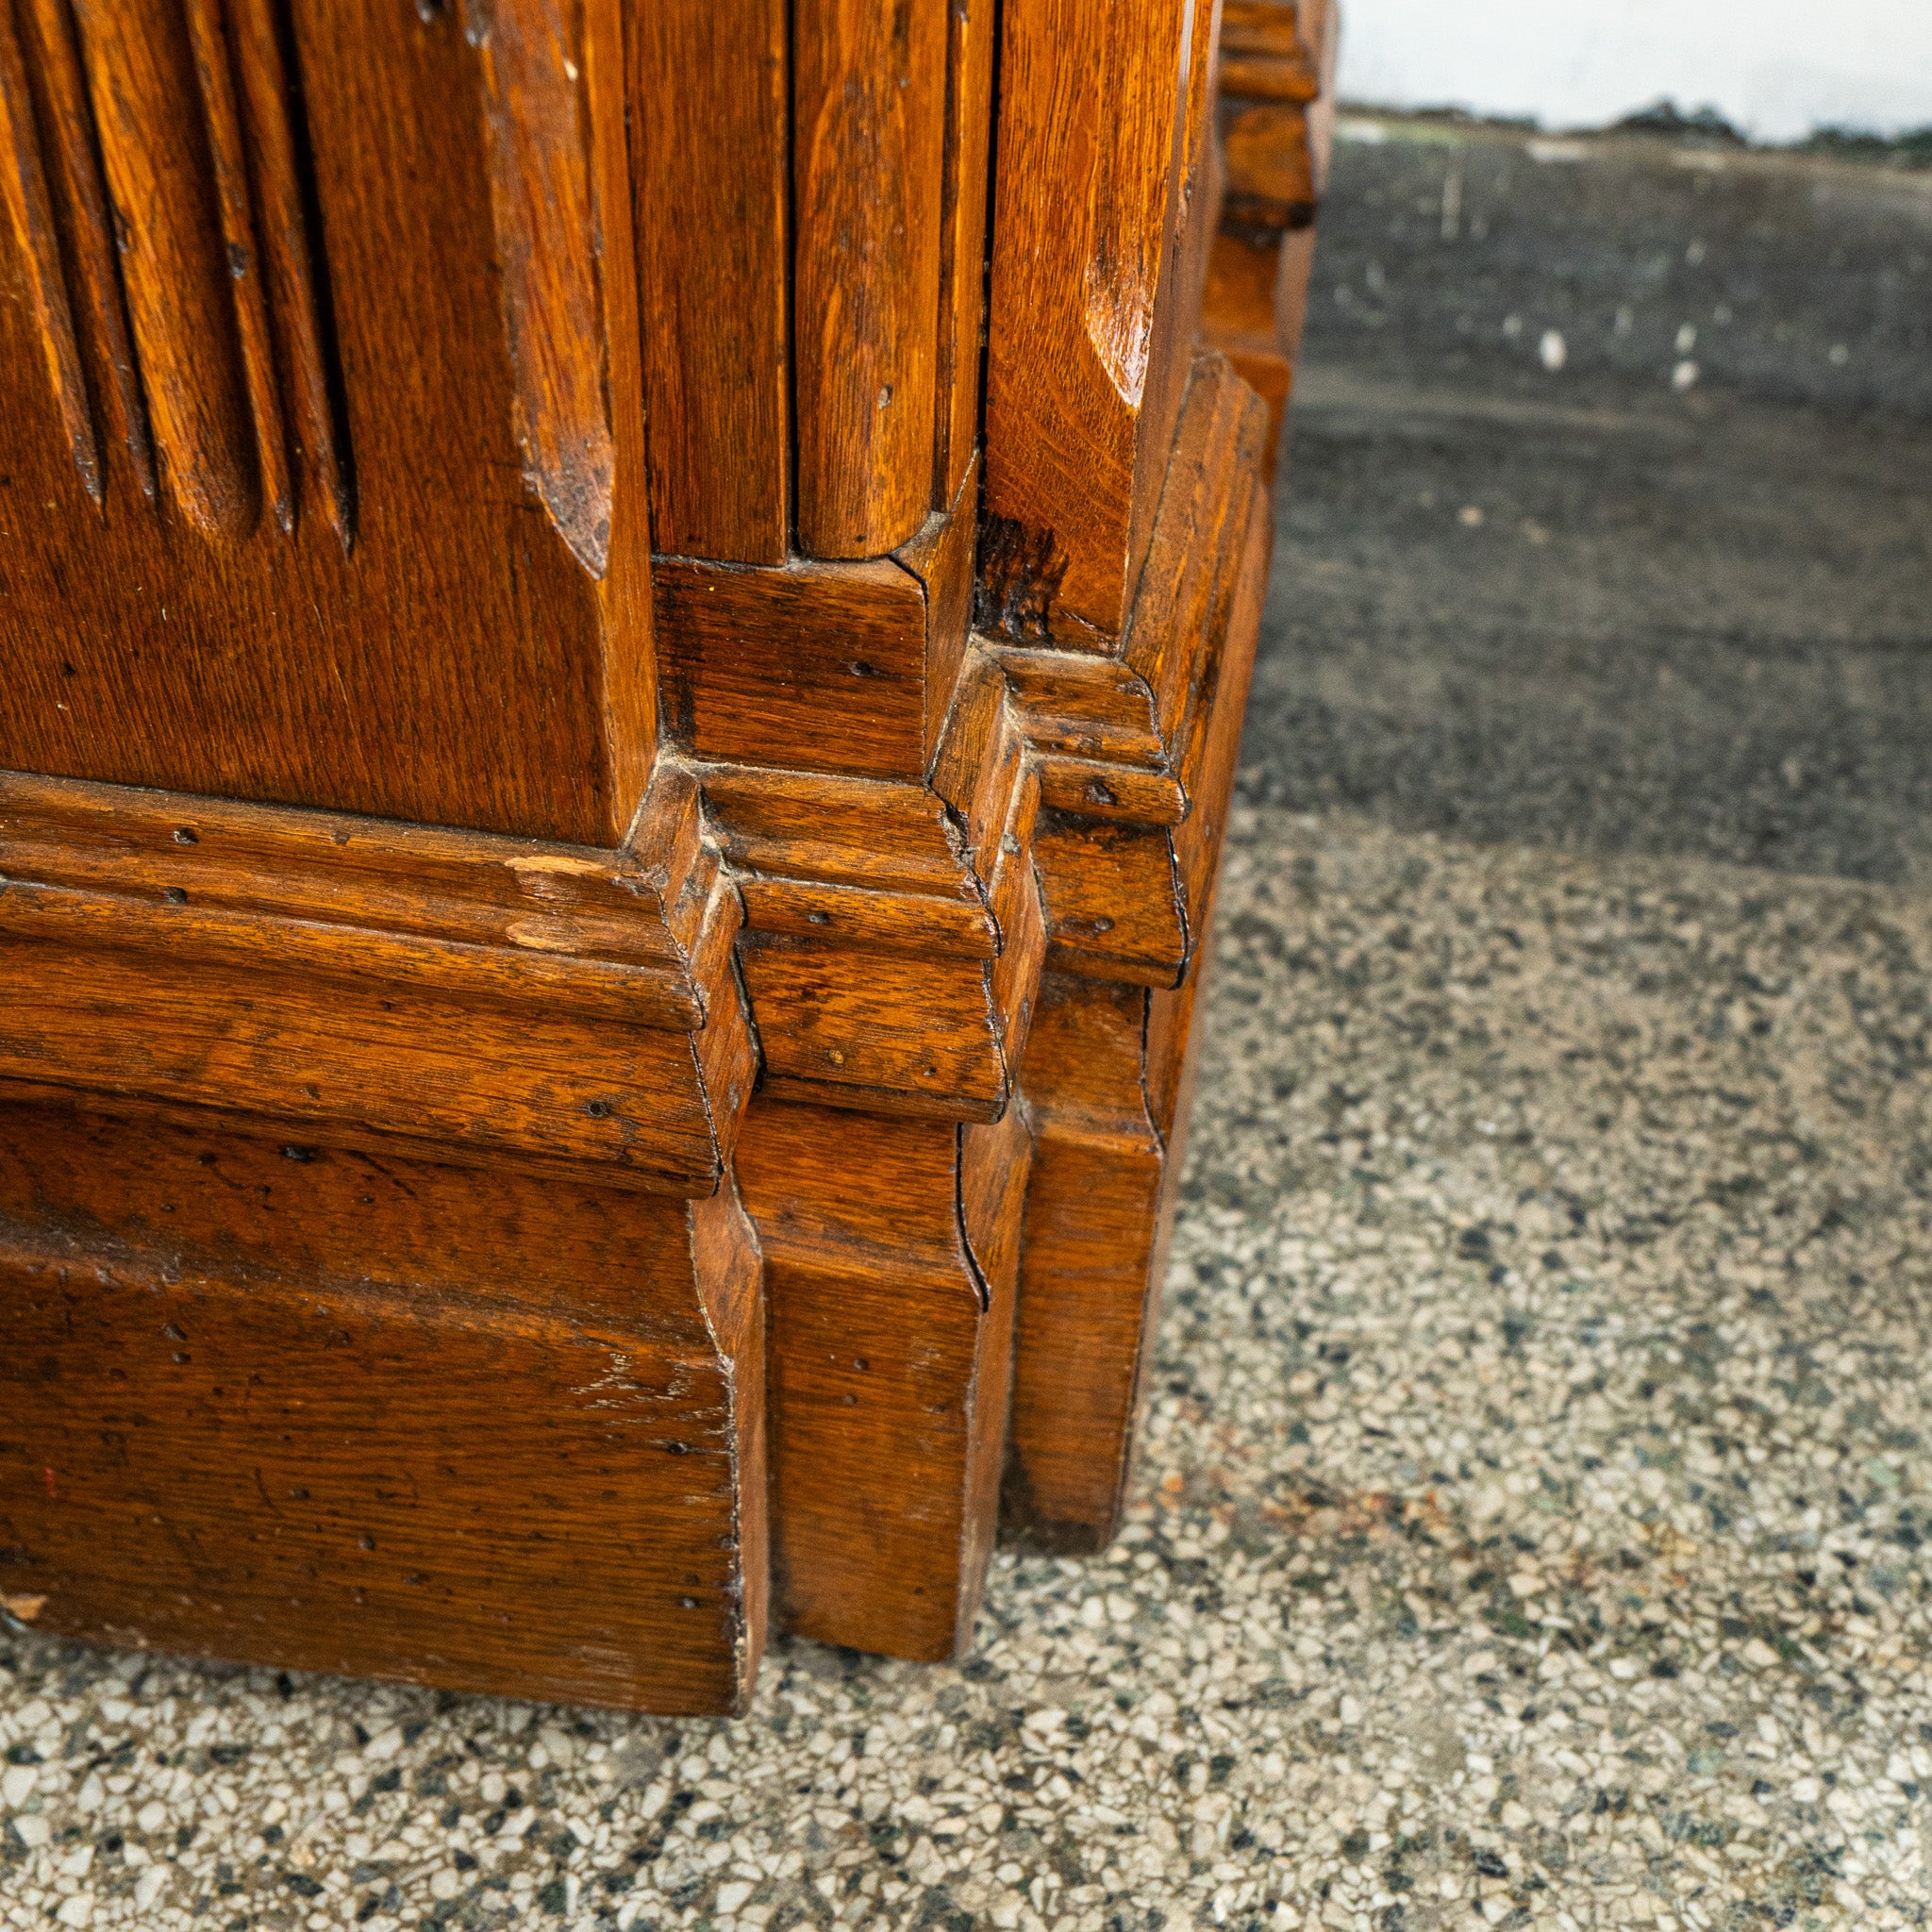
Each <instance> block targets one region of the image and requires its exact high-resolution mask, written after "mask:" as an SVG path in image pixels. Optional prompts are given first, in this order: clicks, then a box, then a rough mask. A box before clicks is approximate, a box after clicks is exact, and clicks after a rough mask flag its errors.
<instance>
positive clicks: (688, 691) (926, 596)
mask: <svg viewBox="0 0 1932 1932" xmlns="http://www.w3.org/2000/svg"><path fill="white" fill-rule="evenodd" d="M977 493H978V467H977V464H976V462H969V463H968V464H967V466H966V473H965V475H964V477H963V478H962V480H961V482H960V484H959V487H958V491H956V492H955V495H954V499H953V502H952V505H951V507H950V508H948V509H946V510H944V511H932V512H927V511H926V510H925V508H924V500H923V499H922V504H921V510H920V517H919V522H918V525H917V527H916V528H915V530H914V531H913V534H912V535H911V537H910V538H909V540H908V541H907V542H906V543H904V544H903V545H902V546H901V547H900V548H899V549H898V550H896V551H895V552H894V553H893V554H892V555H891V556H890V557H875V558H860V559H857V560H848V561H843V562H824V561H815V560H812V559H809V558H791V559H790V560H789V561H788V562H786V563H783V564H779V565H776V566H774V567H753V566H748V565H731V564H718V563H711V562H708V561H705V560H703V559H701V558H684V557H663V556H660V557H658V558H657V559H656V560H655V564H654V568H653V573H652V582H653V591H654V598H655V607H656V636H657V641H658V653H659V657H660V662H661V676H662V684H663V691H664V708H665V716H666V720H667V724H668V725H669V732H670V736H671V738H672V740H673V741H675V743H676V744H677V745H678V746H679V747H681V748H682V749H683V750H685V751H686V752H688V753H689V754H690V755H691V756H692V757H694V758H700V759H705V760H718V761H721V762H726V761H728V762H731V763H742V764H754V765H757V764H765V765H773V766H776V767H779V768H790V769H793V770H807V771H817V772H824V773H828V774H851V775H854V776H858V777H867V778H903V779H909V780H917V779H919V778H920V777H922V776H923V775H924V773H925V772H926V771H927V769H928V768H929V766H930V765H931V762H932V759H933V757H934V754H935V753H936V751H937V749H938V746H939V741H940V738H941V734H942V733H943V731H944V729H945V726H946V720H947V717H948V715H949V713H950V711H951V708H952V703H953V694H954V690H955V687H956V686H957V684H958V675H959V664H960V659H961V657H962V654H963V653H964V651H965V648H966V635H967V629H968V626H969V625H970V623H971V621H972V595H973V541H974V507H975V504H976V501H977Z"/></svg>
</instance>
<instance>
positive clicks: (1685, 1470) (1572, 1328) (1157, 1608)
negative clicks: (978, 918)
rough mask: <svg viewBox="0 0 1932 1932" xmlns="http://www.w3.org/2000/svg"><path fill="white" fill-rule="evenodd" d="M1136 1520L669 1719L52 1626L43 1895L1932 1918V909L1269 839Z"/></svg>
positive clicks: (1245, 885)
mask: <svg viewBox="0 0 1932 1932" xmlns="http://www.w3.org/2000/svg"><path fill="white" fill-rule="evenodd" d="M1233 837H1234V844H1233V849H1232V851H1231V854H1230V860H1229V871H1228V876H1227V884H1226V889H1225V895H1224V912H1223V915H1222V924H1221V928H1220V934H1219V943H1218V953H1217V959H1216V973H1217V982H1216V986H1215V995H1214V999H1213V1002H1212V1006H1211V1008H1210V1018H1209V1023H1208V1024H1209V1033H1208V1040H1207V1042H1206V1045H1207V1051H1206V1055H1205V1058H1204V1064H1203V1066H1202V1070H1201V1099H1200V1104H1199V1108H1198V1112H1197V1117H1196V1134H1197V1138H1196V1141H1195V1144H1194V1148H1193V1153H1192V1158H1191V1165H1190V1169H1189V1179H1188V1183H1187V1187H1186V1200H1185V1205H1184V1209H1183V1213H1182V1218H1181V1223H1180V1227H1179V1232H1178V1236H1177V1239H1176V1241H1175V1248H1174V1264H1173V1269H1172V1273H1171V1276H1170V1282H1169V1296H1168V1306H1167V1310H1166V1315H1165V1319H1164V1322H1163V1325H1162V1328H1161V1331H1160V1343H1159V1361H1158V1379H1157V1385H1156V1387H1157V1392H1156V1396H1155V1401H1154V1407H1153V1411H1152V1415H1151V1419H1150V1424H1149V1428H1148V1435H1147V1443H1146V1454H1145V1459H1144V1466H1143V1468H1142V1472H1141V1479H1140V1483H1139V1487H1138V1490H1137V1492H1136V1501H1135V1504H1134V1507H1133V1512H1132V1522H1131V1524H1130V1526H1129V1528H1128V1529H1127V1532H1126V1534H1125V1535H1124V1538H1123V1539H1122V1541H1121V1542H1120V1544H1119V1546H1118V1547H1117V1548H1116V1549H1115V1550H1114V1551H1113V1552H1112V1553H1111V1555H1110V1556H1109V1557H1107V1558H1106V1559H1104V1560H1099V1561H1092V1562H1086V1563H1076V1562H1068V1561H1058V1560H1053V1559H1022V1560H1018V1561H1015V1560H1013V1559H1011V1558H1010V1557H1003V1558H1001V1559H1000V1560H999V1562H998V1564H997V1566H996V1569H995V1573H994V1576H993V1580H992V1586H991V1591H990V1593H989V1604H988V1608H987V1612H986V1615H985V1619H984V1622H983V1625H982V1633H981V1642H980V1648H979V1651H978V1654H977V1655H976V1656H975V1657H974V1658H973V1659H972V1660H971V1661H969V1662H967V1663H966V1664H965V1665H963V1666H962V1667H960V1668H957V1669H929V1668H921V1667H914V1666H908V1665H899V1664H891V1663H883V1662H879V1661H877V1660H875V1659H872V1658H867V1657H858V1656H855V1655H846V1654H841V1653H838V1652H833V1651H828V1650H824V1649H821V1648H818V1647H815V1646H812V1645H809V1644H804V1643H798V1644H791V1645H781V1646H779V1648H778V1650H777V1652H776V1654H775V1655H774V1657H772V1659H771V1661H770V1663H769V1665H768V1667H767V1674H766V1677H765V1680H764V1685H763V1689H762V1691H761V1692H760V1694H759V1697H758V1705H757V1707H756V1708H755V1710H754V1711H753V1712H752V1714H751V1715H750V1716H749V1717H748V1718H746V1719H745V1720H743V1721H742V1722H736V1723H725V1722H703V1723H691V1722H684V1723H677V1724H669V1723H662V1722H641V1721H636V1720H631V1719H626V1718H620V1717H613V1716H610V1715H608V1714H600V1713H589V1714H582V1713H576V1712H573V1711H568V1710H558V1709H551V1708H532V1707H526V1706H520V1705H510V1704H503V1703H495V1702H483V1701H476V1700H469V1699H462V1698H456V1697H447V1696H441V1697H440V1696H437V1695H435V1694H432V1693H426V1692H416V1691H400V1690H394V1689H382V1688H373V1687H369V1686H364V1685H358V1684H351V1683H343V1682H339V1681H334V1680H327V1679H315V1678H291V1677H286V1676H277V1675H276V1674H275V1673H273V1672H264V1671H244V1670H233V1669H225V1668H221V1667H215V1666H208V1665H192V1664H183V1663H174V1662H166V1661H158V1660H154V1659H150V1658H146V1657H119V1656H115V1655H112V1654H109V1653H103V1652H93V1651H88V1650H84V1649H80V1648H75V1647H70V1646H63V1645H60V1644H58V1643H54V1642H50V1641H44V1640H38V1639H34V1638H32V1637H16V1638H14V1639H12V1640H11V1641H9V1642H8V1644H7V1645H6V1647H5V1650H4V1652H0V1655H4V1657H5V1658H6V1664H5V1670H6V1675H5V1676H4V1677H0V1746H4V1756H5V1758H6V1768H5V1770H4V1773H0V1796H4V1801H5V1811H6V1821H7V1822H6V1824H5V1827H4V1842H0V1898H4V1901H5V1904H4V1906H0V1920H4V1923H5V1924H8V1926H21V1927H27V1926H39V1925H42V1924H49V1923H52V1924H60V1925H67V1926H76V1927H78V1926H89V1925H93V1926H102V1927H105V1926H108V1925H142V1926H154V1927H157V1928H159V1927H169V1928H173V1927H177V1926H178V1927H189V1926H194V1927H197V1928H216V1927H220V1928H233V1932H241V1928H242V1927H244V1926H276V1927H282V1926H286V1927H294V1926H312V1927H317V1928H320V1927H324V1926H332V1925H339V1924H345V1923H349V1922H352V1921H353V1922H356V1923H358V1924H364V1925H367V1926H369V1927H371V1928H373V1932H388V1928H390V1927H392V1926H396V1925H399V1924H430V1925H437V1924H446V1925H453V1926H463V1927H469V1926H487V1925H494V1924H533V1925H541V1924H560V1925H568V1926H583V1927H601V1926H604V1925H615V1926H619V1927H659V1928H668V1927H671V1926H705V1925H708V1926H712V1927H717V1928H725V1927H734V1928H736V1927H741V1928H747V1932H749V1928H774V1932H775V1928H784V1927H789V1926H792V1925H800V1924H808V1925H813V1926H831V1925H860V1924H874V1925H879V1926H888V1925H891V1926H908V1927H935V1926H937V1927H945V1928H947V1932H965V1928H967V1927H968V1926H975V1927H976V1926H996V1927H1024V1928H1027V1932H1035V1928H1041V1927H1045V1928H1055V1932H1103V1928H1106V1932H1139V1928H1143V1927H1144V1928H1148V1932H1153V1928H1157V1927H1161V1926H1174V1927H1179V1926H1195V1925H1200V1926H1210V1925H1230V1926H1237V1927H1244V1926H1281V1927H1315V1926H1324V1927H1334V1928H1337V1932H1369V1928H1376V1932H1392V1928H1398V1927H1399V1928H1403V1932H1423V1928H1433V1927H1439V1926H1440V1927H1449V1926H1470V1927H1475V1926H1477V1925H1505V1926H1536V1927H1551V1928H1555V1927H1563V1928H1574V1927H1586V1926H1588V1927H1595V1926H1609V1925H1624V1924H1632V1925H1653V1926H1656V1927H1658V1928H1672V1927H1686V1928H1690V1927H1695V1928H1698V1932H1706V1928H1718V1927H1724V1928H1732V1932H1742V1928H1746V1927H1750V1928H1754V1932H1755V1928H1757V1926H1759V1925H1796V1926H1803V1927H1807V1928H1814V1927H1825V1926H1829V1927H1840V1926H1844V1927H1859V1928H1865V1927H1870V1928H1884V1927H1893V1926H1907V1925H1920V1924H1924V1923H1925V1922H1926V1919H1927V1917H1928V1908H1932V1862H1928V1861H1932V1676H1928V1673H1927V1657H1928V1649H1932V1609H1928V1597H1932V1452H1928V1443H1932V1413H1928V1408H1932V1404H1928V1400H1927V1394H1926V1383H1925V1377H1924V1363H1925V1360H1926V1357H1927V1354H1928V1345H1932V1201H1928V1195H1927V1180H1928V1175H1932V1119H1928V1092H1932V1090H1928V1088H1927V1084H1926V1080H1925V1072H1926V1063H1927V1055H1928V1051H1932V1031H1928V1029H1932V1002H1928V996H1927V988H1928V985H1932V979H1928V974H1932V904H1928V902H1926V901H1925V900H1924V899H1921V898H1915V897H1912V896H1909V895H1907V894H1904V893H1901V892H1899V891H1895V890H1893V889H1888V888H1883V887H1877V886H1872V885H1866V884H1847V883H1838V882H1831V881H1819V880H1812V879H1805V878H1794V877H1790V876H1782V875H1777V874H1769V873H1765V872H1759V871H1752V870H1746V869H1740V868H1730V867H1724V866H1722V865H1718V864H1713V863H1710V862H1708V861H1703V860H1691V861H1681V862H1666V861H1659V860H1656V859H1646V858H1610V859H1596V860H1591V859H1585V858H1576V857H1574V856H1565V855H1558V854H1552V853H1547V852H1540V851H1536V850H1531V849H1524V848H1514V849H1512V848H1497V847H1490V848H1485V847H1476V846H1470V845H1462V844H1457V843H1454V842H1450V841H1443V840H1441V838H1439V837H1437V836H1435V835H1410V834H1400V833H1395V832H1391V831H1389V830H1386V829H1383V828H1380V827H1376V826H1373V825H1367V824H1362V823H1360V822H1356V821H1343V820H1313V819H1299V818H1295V817H1292V816H1291V815H1289V814H1286V813H1283V812H1279V811H1265V810H1257V809H1254V808H1249V809H1247V810H1245V811H1244V812H1242V813H1241V816H1240V819H1239V821H1238V824H1237V825H1236V827H1235V831H1234V835H1233Z"/></svg>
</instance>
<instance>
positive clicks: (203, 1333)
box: [0, 1105, 766, 1712]
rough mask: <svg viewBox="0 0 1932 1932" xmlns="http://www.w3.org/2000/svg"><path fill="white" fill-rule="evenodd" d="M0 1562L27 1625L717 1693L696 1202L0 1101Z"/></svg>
mask: <svg viewBox="0 0 1932 1932" xmlns="http://www.w3.org/2000/svg"><path fill="white" fill-rule="evenodd" d="M0 1298H4V1302H5V1306H6V1308H7V1315H8V1348H7V1350H6V1352H5V1356H4V1359H0V1416H4V1418H5V1420H4V1422H0V1551H4V1554H0V1589H4V1590H5V1591H6V1593H7V1595H8V1598H9V1600H10V1601H11V1602H12V1603H13V1604H14V1605H15V1606H20V1605H21V1604H22V1603H23V1602H25V1603H27V1604H30V1605H31V1606H32V1623H33V1625H34V1627H35V1628H37V1629H40V1630H43V1631H47V1632H49V1633H54V1634H59V1635H66V1636H77V1637H88V1638H93V1639H98V1640H101V1641H108V1642H110V1643H114V1644H117V1645H119V1646H121V1647H123V1648H129V1647H132V1648H139V1649H155V1650H167V1651H190V1652H196V1653H200V1654H203V1655H213V1656H217V1657H232V1658H238V1659H241V1660H244V1661H249V1662H258V1663H269V1664H281V1665H290V1666H293V1667H296V1668H302V1669H308V1670H325V1671H347V1672H353V1673H355V1674H359V1675H376V1676H386V1677H399V1678H402V1679H405V1680H407V1681H409V1682H412V1683H424V1684H433V1685H438V1686H441V1687H443V1688H447V1689H452V1690H463V1691H491V1692H498V1693H504V1694H509V1695H514V1696H533V1695H534V1696H540V1697H546V1698H555V1699H558V1700H562V1701H567V1702H572V1703H591V1704H611V1705H622V1706H626V1707H643V1708H647V1709H653V1710H662V1711H691V1712H699V1711H724V1710H732V1709H737V1708H741V1707H742V1706H743V1704H744V1702H745V1701H746V1699H747V1698H748V1696H749V1694H750V1689H751V1683H752V1679H753V1676H754V1674H755V1673H756V1670H757V1667H758V1652H759V1649H760V1647H761V1645H762V1641H763V1630H764V1607H765V1571H766V1529H765V1520H764V1513H763V1500H764V1470H763V1461H764V1457H763V1442H762V1430H763V1414H762V1410H763V1401H762V1388H761V1382H762V1370H763V1357H764V1341H763V1334H762V1327H763V1310H762V1305H761V1300H760V1296H759V1293H758V1257H757V1252H756V1249H755V1247H754V1245H753V1243H752V1239H751V1235H750V1230H749V1228H748V1226H747V1225H746V1224H745V1221H744V1217H743V1214H742V1212H741V1209H740V1208H739V1207H738V1205H737V1202H736V1200H735V1198H734V1197H733V1196H732V1195H731V1194H730V1193H729V1192H728V1191H726V1192H724V1193H723V1194H720V1195H719V1196H717V1197H716V1198H715V1199H714V1200H711V1201H707V1202H700V1203H695V1204H692V1203H687V1202H683V1201H675V1200H664V1199H657V1198H653V1197H650V1196H645V1195H636V1194H619V1193H611V1192H608V1191H600V1190H597V1189H595V1188H591V1187H583V1186H575V1187H571V1186H564V1187H559V1186H558V1185H556V1184H553V1183H548V1182H539V1181H529V1180H525V1179H522V1178H520V1177H519V1176H517V1175H516V1174H504V1173H492V1174H471V1173H467V1172H464V1171H463V1170H460V1169H457V1168H450V1167H438V1166H428V1165H423V1164H420V1163H414V1162H409V1161H392V1160H385V1159H376V1158H370V1157H366V1156H361V1155H344V1154H335V1153H329V1152H322V1151H317V1150H312V1149H298V1148H277V1147H276V1146H275V1145H273V1144H268V1143H262V1142H258V1141H245V1140H240V1139H235V1138H231V1137H227V1136H222V1135H215V1134H208V1133H193V1132H184V1131H181V1130H178V1129H175V1128H170V1127H164V1126H156V1125H153V1124H130V1123H123V1122H110V1121H103V1120H100V1119H98V1118H90V1117H89V1116H86V1115H83V1114H78V1113H73V1112H69V1111H65V1110H61V1109H49V1108H22V1107H19V1106H16V1105H0ZM17 1613H18V1612H17Z"/></svg>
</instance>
